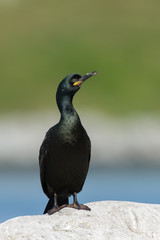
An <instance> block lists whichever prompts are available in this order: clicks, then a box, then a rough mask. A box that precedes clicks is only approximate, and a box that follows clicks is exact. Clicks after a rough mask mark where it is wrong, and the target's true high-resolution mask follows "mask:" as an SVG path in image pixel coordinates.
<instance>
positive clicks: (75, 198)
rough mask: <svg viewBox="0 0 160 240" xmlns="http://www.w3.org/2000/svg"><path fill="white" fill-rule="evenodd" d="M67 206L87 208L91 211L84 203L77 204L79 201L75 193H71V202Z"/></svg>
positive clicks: (78, 208) (80, 208) (79, 208)
mask: <svg viewBox="0 0 160 240" xmlns="http://www.w3.org/2000/svg"><path fill="white" fill-rule="evenodd" d="M67 207H70V208H75V209H77V210H88V211H91V209H90V208H89V207H87V206H86V205H82V204H79V202H78V200H77V193H73V203H72V204H70V205H68V206H67Z"/></svg>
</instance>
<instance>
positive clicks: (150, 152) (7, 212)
mask: <svg viewBox="0 0 160 240" xmlns="http://www.w3.org/2000/svg"><path fill="white" fill-rule="evenodd" d="M159 7H160V2H159V1H150V0H135V1H128V0H122V1H118V0H114V1H113V0H112V1H111V0H108V1H104V0H99V1H91V0H88V1H75V0H68V1H66V2H61V1H57V0H54V1H53V0H46V1H42V0H39V1H34V0H32V1H31V0H23V1H21V0H0V26H1V27H0V76H1V77H0V79H1V80H0V81H1V84H0V85H1V86H0V196H1V197H0V222H3V221H5V220H7V219H9V218H12V217H16V216H20V215H33V214H42V212H43V210H44V208H45V205H46V203H47V197H46V196H45V195H44V194H43V192H42V189H41V185H40V180H39V166H38V154H39V153H38V152H39V147H40V145H41V143H42V140H43V138H44V135H45V133H46V131H47V130H48V129H49V127H51V126H52V125H54V124H55V123H57V121H58V120H59V112H58V109H57V106H56V101H55V94H56V89H57V85H58V84H59V82H60V80H62V79H63V78H64V77H65V76H66V75H68V74H70V73H80V74H82V75H85V74H86V73H88V72H92V71H95V70H96V71H98V74H97V75H96V76H94V77H93V78H91V79H89V80H88V81H87V82H86V83H85V84H84V85H83V86H82V88H81V90H80V91H79V92H78V93H77V94H76V96H75V98H74V106H75V108H76V110H77V111H78V113H79V115H80V117H81V121H82V123H83V125H84V127H85V128H86V130H87V132H88V134H89V136H90V138H91V141H92V160H91V167H90V170H89V174H88V177H87V180H86V183H85V185H84V188H83V191H82V192H81V193H80V194H79V201H80V202H82V203H86V202H91V201H101V200H115V201H119V200H121V201H122V200H123V201H137V202H146V203H160V191H159V182H160V121H159V120H160V94H159V88H160V67H159V62H160V44H159V43H160V25H159V23H160V14H159ZM71 201H72V199H71Z"/></svg>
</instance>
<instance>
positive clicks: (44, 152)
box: [39, 72, 97, 214]
mask: <svg viewBox="0 0 160 240" xmlns="http://www.w3.org/2000/svg"><path fill="white" fill-rule="evenodd" d="M96 73H97V72H92V73H88V74H87V75H85V76H83V77H82V76H81V75H79V74H70V75H68V76H67V77H66V78H64V79H63V80H62V81H61V82H60V84H59V86H58V89H57V94H56V100H57V105H58V108H59V111H60V113H61V118H60V121H59V123H57V124H56V125H55V126H53V127H51V128H50V129H49V130H48V132H47V133H46V136H45V139H44V141H43V143H42V145H41V148H40V155H39V165H40V178H41V184H42V188H43V191H44V193H45V194H46V195H47V197H48V198H49V201H48V204H47V206H46V209H45V211H44V213H47V212H48V214H53V213H54V212H56V211H59V210H60V209H62V208H64V207H73V208H76V209H84V210H90V208H89V207H87V206H85V205H81V204H79V203H78V201H77V193H79V192H80V191H81V190H82V187H83V184H84V181H85V179H86V176H87V172H88V168H89V162H90V152H91V143H90V139H89V137H88V135H87V133H86V131H85V129H84V127H83V126H82V124H81V121H80V118H79V116H78V114H77V112H76V110H75V109H74V107H73V105H72V99H73V96H74V95H75V93H76V92H77V91H78V90H79V89H80V86H81V85H82V83H83V82H84V81H85V80H86V79H88V78H90V77H91V76H93V75H95V74H96ZM70 195H73V203H72V204H70V205H68V197H69V196H70Z"/></svg>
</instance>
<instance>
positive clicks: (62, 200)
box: [43, 195, 69, 214]
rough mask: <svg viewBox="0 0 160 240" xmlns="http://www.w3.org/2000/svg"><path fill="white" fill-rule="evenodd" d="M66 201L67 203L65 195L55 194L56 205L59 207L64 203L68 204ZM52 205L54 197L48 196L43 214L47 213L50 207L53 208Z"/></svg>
mask: <svg viewBox="0 0 160 240" xmlns="http://www.w3.org/2000/svg"><path fill="white" fill-rule="evenodd" d="M68 203H69V201H68V197H66V196H59V195H58V196H57V205H58V206H59V207H60V206H62V205H64V204H68ZM53 206H54V199H53V198H50V199H49V201H48V203H47V206H46V208H45V210H44V213H43V214H45V213H47V212H48V211H49V210H50V209H51V208H53Z"/></svg>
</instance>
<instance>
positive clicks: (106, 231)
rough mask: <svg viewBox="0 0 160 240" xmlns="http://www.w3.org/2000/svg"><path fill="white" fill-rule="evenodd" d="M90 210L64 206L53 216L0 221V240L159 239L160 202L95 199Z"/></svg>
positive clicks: (24, 217) (90, 204)
mask: <svg viewBox="0 0 160 240" xmlns="http://www.w3.org/2000/svg"><path fill="white" fill-rule="evenodd" d="M87 205H88V206H89V207H90V208H91V209H92V210H91V212H89V211H83V210H81V211H78V210H75V209H70V208H64V209H62V210H61V211H60V212H57V213H55V214H53V215H52V216H48V214H45V215H38V216H23V217H17V218H13V219H10V220H8V221H6V222H4V223H2V224H0V240H22V239H24V240H54V239H58V240H61V239H63V240H81V239H82V240H104V239H107V240H151V239H156V240H159V239H160V205H153V204H142V203H133V202H109V201H105V202H94V203H89V204H87Z"/></svg>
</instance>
